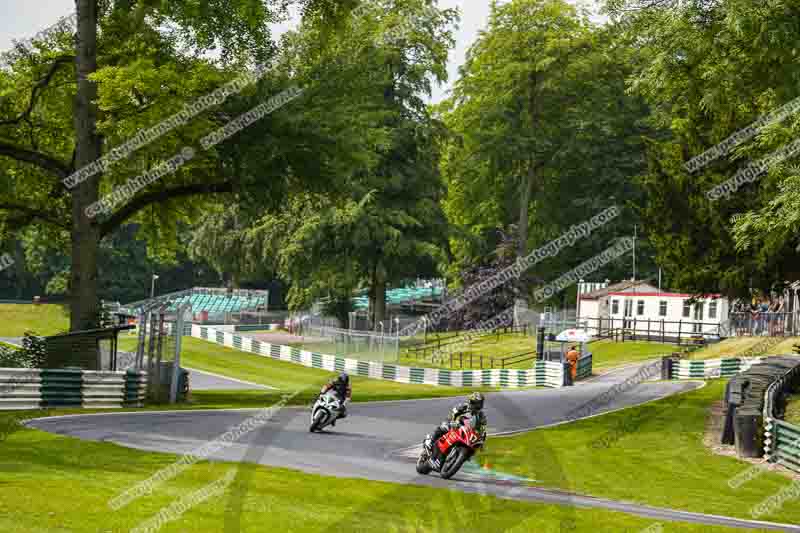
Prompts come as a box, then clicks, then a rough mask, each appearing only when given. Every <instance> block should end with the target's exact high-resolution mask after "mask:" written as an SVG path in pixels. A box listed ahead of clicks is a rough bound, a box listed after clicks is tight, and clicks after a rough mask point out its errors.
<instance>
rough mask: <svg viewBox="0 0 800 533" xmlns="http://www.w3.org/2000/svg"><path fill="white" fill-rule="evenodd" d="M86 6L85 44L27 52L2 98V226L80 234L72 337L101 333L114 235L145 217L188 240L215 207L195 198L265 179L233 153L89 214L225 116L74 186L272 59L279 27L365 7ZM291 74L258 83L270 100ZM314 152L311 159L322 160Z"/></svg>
mask: <svg viewBox="0 0 800 533" xmlns="http://www.w3.org/2000/svg"><path fill="white" fill-rule="evenodd" d="M75 4H76V14H77V30H76V32H75V34H74V35H71V34H70V32H61V33H59V32H55V33H54V34H52V35H50V36H48V37H47V38H46V39H45V40H44V41H43V42H35V43H34V44H35V49H34V50H33V51H31V50H27V49H25V48H23V47H20V48H19V49H18V50H17V51H16V52H15V53H14V54H13V57H12V62H11V67H10V69H7V70H4V71H0V94H2V96H3V97H4V98H3V99H0V170H2V172H0V180H2V186H0V223H1V224H2V228H3V231H4V232H6V233H8V232H12V231H18V230H19V229H20V228H22V227H26V226H31V225H35V226H37V227H38V228H40V231H38V232H37V233H38V234H39V235H41V236H42V238H47V235H48V233H50V234H53V233H60V234H66V235H67V239H65V240H66V241H67V242H68V243H69V244H68V246H69V247H70V262H71V264H70V280H69V292H70V298H71V302H70V307H71V323H70V327H71V329H72V330H77V329H84V328H88V327H91V326H92V325H94V324H95V323H96V317H97V301H98V299H97V289H98V278H97V276H98V271H97V263H98V254H99V246H100V242H101V240H102V239H104V238H106V237H107V236H109V235H110V234H111V233H112V232H113V231H115V230H116V229H118V228H119V227H120V226H122V225H123V224H125V223H126V222H130V221H142V222H146V223H147V230H148V231H149V232H150V233H151V235H150V236H151V237H152V238H151V242H153V243H159V245H161V246H169V245H171V244H175V243H176V242H177V237H176V233H175V228H176V227H177V226H176V224H175V222H176V221H177V220H180V219H184V220H192V219H193V218H194V217H196V216H197V215H198V213H199V212H200V211H201V208H202V203H198V202H187V201H186V200H187V199H192V198H195V197H197V196H198V195H209V194H220V193H223V194H224V193H231V192H233V191H236V190H241V189H246V188H247V186H248V185H249V186H257V185H258V184H257V183H255V180H253V179H252V173H248V172H243V173H242V174H241V175H240V174H236V173H235V170H234V168H233V166H232V165H231V164H229V163H226V159H227V160H228V161H229V160H230V158H231V150H230V149H229V150H228V154H225V155H223V154H221V152H222V151H224V150H225V145H223V146H222V147H220V150H213V151H209V152H204V153H202V155H201V156H200V157H198V158H195V159H193V160H192V161H191V162H190V163H189V164H187V165H184V166H183V167H182V168H181V169H179V170H178V171H177V172H175V173H173V174H172V175H169V176H167V177H164V178H162V179H160V180H159V181H158V182H156V183H154V184H152V185H150V186H148V187H146V188H145V189H144V190H143V191H140V192H139V193H138V194H136V196H135V197H134V198H133V199H131V200H130V201H129V202H128V203H127V204H125V205H123V206H122V207H121V208H120V209H118V210H117V211H115V212H114V213H113V214H111V215H110V216H108V217H105V218H89V217H88V216H87V214H86V208H87V207H88V206H89V205H91V204H92V203H94V202H95V201H97V199H98V197H99V196H100V194H101V193H104V192H108V191H109V190H110V189H111V188H112V187H114V186H115V185H119V184H121V183H123V182H124V181H125V180H127V179H128V178H129V177H131V176H136V175H138V174H140V173H142V172H143V171H145V170H147V169H151V168H153V167H155V166H157V165H159V164H160V163H161V162H162V161H163V160H165V159H168V158H170V157H173V156H174V155H175V154H176V153H178V152H179V150H180V148H181V147H183V146H185V145H191V144H192V143H193V141H195V140H197V139H198V138H199V137H200V136H201V135H202V134H204V133H207V132H208V131H209V130H210V129H211V128H214V127H217V126H219V125H220V124H221V123H224V122H225V121H226V120H228V119H229V118H231V116H232V115H226V114H224V113H219V112H218V108H212V109H211V110H209V111H208V112H206V113H203V114H202V115H201V116H200V117H197V119H195V121H193V122H192V123H191V125H189V126H186V127H183V128H179V129H176V130H174V131H172V132H171V133H169V134H167V135H164V136H162V137H161V138H160V139H159V142H156V143H152V144H151V145H149V146H147V147H144V148H141V149H140V150H138V151H137V152H136V153H135V154H133V155H132V156H130V157H128V158H126V159H124V160H122V161H120V162H118V163H117V164H114V165H112V166H110V167H108V168H106V169H105V171H104V172H102V173H97V174H95V175H93V176H90V177H89V178H88V179H85V180H84V181H82V182H81V183H80V184H78V185H77V186H74V187H73V188H71V189H70V188H68V187H66V186H65V184H64V179H65V178H67V177H68V176H69V175H70V174H72V173H73V172H74V171H76V170H78V169H81V168H83V167H85V166H87V165H89V164H91V163H92V162H94V161H96V160H97V159H98V158H99V157H101V155H103V154H106V153H108V152H109V151H110V150H112V149H113V148H114V147H116V146H118V145H120V144H122V143H123V142H124V141H126V140H127V139H129V138H130V137H132V136H133V135H135V134H136V133H137V132H139V131H141V130H142V129H143V128H146V127H152V126H154V125H155V124H157V123H158V122H160V120H162V119H163V118H164V117H167V116H170V115H172V114H173V113H175V112H176V111H178V110H180V109H181V108H182V106H183V105H184V104H185V103H187V102H188V101H191V100H192V99H194V98H197V97H199V96H201V95H204V94H207V93H208V92H210V91H211V90H212V89H214V88H216V87H217V86H219V85H220V84H221V83H222V82H223V81H226V80H229V79H231V77H232V76H233V75H234V73H238V72H242V71H243V70H244V69H247V68H248V66H249V65H252V64H253V63H254V62H258V63H262V64H265V63H267V62H268V61H269V60H270V59H271V58H272V57H273V56H274V54H275V51H276V47H277V45H276V43H275V42H274V41H273V39H271V36H270V30H269V27H270V24H272V23H274V22H278V21H280V20H282V19H284V18H286V16H287V14H288V9H289V8H290V7H291V6H300V7H301V8H302V9H303V11H304V14H305V16H306V17H307V18H308V19H309V21H313V23H314V24H316V25H317V26H318V27H319V28H321V29H320V30H319V31H320V32H321V33H324V31H325V30H326V29H328V28H330V27H331V24H330V22H331V21H335V20H339V19H341V18H342V16H343V14H346V12H347V10H348V9H349V8H351V7H352V6H353V4H354V2H351V1H339V0H337V1H333V0H296V1H274V2H272V1H266V2H265V1H262V0H206V1H203V2H193V1H185V0H175V1H168V2H167V1H158V0H76V2H75ZM214 49H216V50H219V51H220V52H221V53H220V59H219V60H218V61H214V62H212V61H210V60H206V59H203V55H204V54H205V53H206V52H209V51H212V50H214ZM287 75H288V73H286V72H285V71H284V72H282V73H276V75H275V76H270V77H268V78H267V80H266V81H265V83H263V84H260V85H259V93H260V94H259V96H262V97H263V95H264V94H265V93H270V94H274V93H273V92H272V91H274V90H275V89H276V88H277V87H280V86H281V85H282V84H283V85H285V84H286V77H287ZM233 108H234V109H237V107H236V106H235V105H234V106H233ZM245 148H246V147H245ZM245 148H242V149H245ZM304 148H305V150H304V152H305V153H304V156H303V159H308V157H307V156H308V153H309V152H310V153H312V154H313V153H316V152H315V151H314V150H310V149H308V147H304ZM295 153H297V152H295ZM226 155H227V158H226ZM289 159H290V158H288V157H287V158H286V161H288V160H289ZM286 161H285V163H286ZM285 166H286V164H284V166H283V168H284V169H285Z"/></svg>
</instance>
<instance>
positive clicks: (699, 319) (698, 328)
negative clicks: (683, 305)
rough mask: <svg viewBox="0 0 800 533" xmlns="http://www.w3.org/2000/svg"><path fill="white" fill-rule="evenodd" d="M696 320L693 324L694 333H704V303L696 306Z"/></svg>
mask: <svg viewBox="0 0 800 533" xmlns="http://www.w3.org/2000/svg"><path fill="white" fill-rule="evenodd" d="M694 320H695V323H694V324H692V333H702V332H703V302H697V303H696V304H694Z"/></svg>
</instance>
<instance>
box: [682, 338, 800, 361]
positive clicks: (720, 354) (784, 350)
mask: <svg viewBox="0 0 800 533" xmlns="http://www.w3.org/2000/svg"><path fill="white" fill-rule="evenodd" d="M798 343H800V337H786V338H779V337H735V338H730V339H725V340H722V341H720V342H718V343H715V344H711V345H709V346H706V347H704V348H701V349H699V350H697V351H695V352H692V353H691V354H690V355H689V358H690V359H721V358H726V357H741V356H748V357H756V356H760V355H786V354H792V353H793V352H792V348H793V346H794V345H795V344H798Z"/></svg>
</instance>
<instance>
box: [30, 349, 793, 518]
mask: <svg viewBox="0 0 800 533" xmlns="http://www.w3.org/2000/svg"><path fill="white" fill-rule="evenodd" d="M639 368H640V365H635V366H632V367H628V368H626V369H623V370H620V371H615V372H612V373H609V374H606V375H603V376H601V377H598V378H594V379H592V380H590V381H589V382H586V383H583V384H580V385H578V386H575V387H569V388H564V389H546V390H542V389H539V390H525V391H514V392H511V391H509V392H499V393H492V394H489V395H487V402H486V414H487V417H488V420H489V432H490V435H491V434H493V433H494V434H496V433H513V432H518V431H523V430H528V429H532V428H535V427H542V426H547V425H553V424H558V423H561V422H564V421H565V419H566V418H571V417H572V416H573V415H571V414H570V413H571V412H573V413H574V412H575V410H577V409H580V408H581V407H583V406H586V405H587V404H591V402H592V401H593V400H595V399H596V398H597V397H598V396H599V395H601V394H602V393H604V392H606V391H608V390H609V389H610V388H611V387H613V386H615V385H617V390H616V393H615V394H614V395H612V396H611V398H610V401H608V402H603V403H602V405H597V406H596V409H592V413H593V414H601V413H603V412H608V411H612V410H616V409H620V408H624V407H629V406H633V405H637V404H641V403H644V402H647V401H651V400H655V399H658V398H662V397H665V396H669V395H672V394H677V393H681V392H686V391H689V390H692V389H694V388H697V387H700V386H702V383H699V382H686V381H684V382H676V381H671V382H652V383H640V384H637V381H638V380H631V381H628V382H626V381H625V380H630V378H631V377H632V376H633V375H634V374H636V372H637V371H638V370H639ZM622 383H627V384H626V385H620V384H622ZM354 399H355V400H356V401H357V399H358V391H357V390H356V391H354ZM458 400H459V399H458V398H448V399H431V400H408V401H391V402H374V403H365V404H358V403H354V404H351V406H350V407H349V409H348V412H349V416H348V417H347V418H346V419H344V420H340V421H339V423H338V424H337V426H336V427H335V428H328V429H327V430H326V431H324V432H322V433H315V434H310V433H309V432H308V424H309V413H308V409H307V408H304V407H289V408H284V409H281V410H278V411H277V414H275V416H274V417H272V418H271V419H269V420H268V421H267V422H266V425H265V426H263V428H262V429H259V430H257V431H252V432H250V433H247V434H245V435H244V436H242V437H241V438H240V439H239V440H238V441H237V442H235V443H232V444H230V445H228V446H227V447H224V448H222V449H221V450H219V451H218V452H217V453H215V454H214V455H213V456H212V457H211V458H212V459H221V460H230V461H241V460H242V459H243V458H244V457H245V455H247V457H248V458H252V457H258V458H260V459H259V460H258V462H259V463H261V464H264V465H269V466H278V467H286V468H294V469H298V470H302V471H304V472H309V473H313V474H323V475H331V476H342V477H349V478H366V479H371V480H379V481H388V482H395V483H403V484H417V485H426V486H433V487H445V488H449V489H454V490H461V491H464V492H472V493H481V494H492V495H495V496H498V497H501V498H513V499H518V500H529V501H535V502H544V503H556V504H564V505H569V506H576V507H593V508H603V509H609V510H614V511H622V512H627V513H632V514H636V515H639V516H643V517H647V518H651V519H655V520H675V521H684V522H694V523H699V524H708V525H717V526H727V527H735V528H743V529H756V528H757V529H762V530H776V531H796V532H800V526H793V525H788V524H787V525H784V524H773V523H769V522H761V521H751V520H742V519H736V518H728V517H722V516H715V515H707V514H698V513H689V512H685V511H678V510H671V509H664V508H655V507H649V506H644V505H638V504H633V503H626V502H617V501H612V500H606V499H602V498H595V497H590V496H582V495H577V494H571V493H566V492H563V491H557V490H548V489H540V488H535V487H530V486H528V484H526V483H520V482H514V481H508V480H502V479H493V478H492V477H491V476H489V477H487V476H486V475H484V474H482V473H481V471H480V469H477V468H472V469H465V470H463V471H462V472H459V474H457V475H456V476H455V477H454V478H453V479H451V480H449V481H444V480H442V479H440V478H439V477H438V476H437V475H436V474H432V475H429V476H421V475H418V474H417V473H416V471H415V469H414V457H415V454H416V449H417V448H418V446H419V443H420V442H421V440H422V438H423V437H424V436H425V434H426V433H430V432H431V431H432V430H433V429H434V427H435V426H436V425H437V424H438V423H439V422H441V419H442V418H444V417H446V415H447V413H448V410H449V409H450V408H451V407H452V406H453V405H454V404H455V403H456V402H457V401H458ZM258 412H259V411H258V410H254V409H246V410H213V411H183V412H141V413H119V414H110V413H109V414H100V415H73V416H65V417H54V418H43V419H37V420H33V421H31V422H29V424H28V425H29V426H31V427H35V428H38V429H42V430H45V431H49V432H53V433H57V434H61V435H69V436H73V437H78V438H82V439H88V440H93V441H105V442H113V443H117V444H120V445H123V446H127V447H131V448H137V449H142V450H150V451H162V452H171V453H177V454H181V453H187V452H192V451H195V450H197V449H198V448H199V447H201V446H203V445H205V444H206V443H208V442H209V441H211V440H213V439H215V438H216V437H218V436H219V435H221V434H223V433H225V432H226V431H227V430H229V429H230V428H231V427H233V426H235V425H237V424H239V423H241V422H243V421H245V420H246V419H248V418H250V417H251V416H253V415H254V414H256V413H258ZM270 428H272V431H270ZM490 440H491V437H490ZM544 445H545V446H549V447H550V448H554V447H555V446H557V443H556V442H550V443H544ZM248 451H249V453H248ZM254 451H256V452H257V453H253V452H254ZM534 484H535V480H534Z"/></svg>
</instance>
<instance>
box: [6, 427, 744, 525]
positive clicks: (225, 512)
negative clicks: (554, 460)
mask: <svg viewBox="0 0 800 533" xmlns="http://www.w3.org/2000/svg"><path fill="white" fill-rule="evenodd" d="M21 415H22V416H24V415H26V413H22V414H21ZM3 416H7V415H3ZM176 459H177V456H174V455H168V454H159V453H148V452H141V451H137V450H132V449H127V448H123V447H120V446H117V445H114V444H110V443H96V442H88V441H80V440H78V439H74V438H69V437H61V436H56V435H50V434H48V433H44V432H40V431H36V430H31V429H20V430H17V431H15V432H13V433H12V434H10V435H9V436H8V437H7V438H6V439H5V440H4V441H0V469H1V470H2V472H3V476H2V477H3V479H2V482H0V483H1V485H2V488H1V489H0V530H2V531H4V532H8V533H45V532H48V533H53V532H64V533H67V532H74V533H82V532H86V533H89V532H91V533H96V532H116V531H129V530H131V529H133V528H136V527H139V526H142V525H143V524H144V523H145V522H146V521H148V520H150V519H152V518H153V517H155V516H156V515H158V513H159V512H160V511H161V510H162V509H165V508H168V507H169V506H170V505H175V504H177V502H178V501H180V500H181V498H184V499H189V498H191V497H192V496H193V494H194V493H196V492H197V491H201V490H203V489H206V488H207V487H209V485H210V484H211V483H214V482H217V483H218V485H217V486H219V487H220V488H221V489H223V490H224V492H222V493H220V494H218V495H214V496H213V497H211V498H209V499H207V500H205V501H203V502H201V503H199V504H197V505H196V506H189V509H188V510H187V511H186V512H185V513H183V514H178V516H176V518H175V520H173V521H170V522H167V523H166V524H164V526H163V527H162V528H161V529H160V530H159V531H161V532H164V533H178V532H180V533H185V532H205V531H228V530H235V531H241V532H256V531H291V532H298V533H303V532H322V531H330V530H332V529H333V530H339V531H348V532H350V531H355V532H367V531H370V532H371V531H385V532H397V533H399V532H409V533H411V532H419V531H425V532H432V533H434V532H436V533H438V532H442V533H444V532H453V531H470V532H473V531H474V532H487V533H489V532H492V533H493V532H499V531H506V532H520V533H521V532H524V531H542V532H550V533H556V532H562V531H567V530H568V531H571V532H586V533H597V532H608V533H612V532H613V533H620V532H630V533H636V532H640V531H642V530H643V529H645V528H646V527H649V526H651V525H653V524H654V523H655V521H654V520H648V519H644V518H639V517H635V516H632V515H627V514H623V513H616V512H610V511H602V510H589V509H574V510H573V509H568V508H565V507H558V506H555V505H544V504H534V503H527V502H516V501H508V500H500V499H497V498H493V497H488V496H479V495H468V494H463V493H459V492H454V491H449V490H442V489H431V488H424V487H413V486H402V485H395V484H390V483H380V482H372V481H365V480H360V479H341V478H331V477H323V476H314V475H310V474H304V473H300V472H297V471H293V470H287V469H278V468H266V467H261V466H255V465H237V464H232V463H223V462H215V463H207V462H200V463H197V464H194V465H192V466H190V467H188V468H187V469H186V470H185V471H183V472H181V473H179V474H178V475H177V476H176V477H174V478H172V479H169V480H167V481H165V482H163V483H161V484H159V485H157V486H156V487H155V489H154V490H153V492H152V493H150V494H148V495H146V496H142V497H141V498H139V499H136V500H134V501H133V502H131V503H130V504H128V505H127V506H125V507H123V508H122V509H120V510H119V511H117V512H113V511H112V510H111V509H110V507H109V500H111V499H112V498H114V497H115V496H117V495H118V494H119V493H120V492H122V491H125V490H127V489H129V488H131V487H133V486H134V485H135V484H137V483H139V482H141V481H143V480H144V479H146V478H148V477H149V476H151V475H152V474H154V473H155V472H157V471H159V470H161V469H163V468H166V467H168V466H170V465H171V464H173V463H174V462H175V461H176ZM410 468H411V469H412V470H413V466H410ZM226 475H230V478H229V479H230V480H231V483H230V484H226V483H225V482H224V479H225V476H226ZM234 476H235V477H234ZM221 480H223V481H221ZM663 526H664V529H663V531H669V532H686V533H700V532H720V533H721V532H727V531H733V530H730V529H726V528H714V527H708V526H693V525H687V524H679V523H675V524H673V523H668V522H664V523H663ZM231 528H233V529H231ZM564 528H566V529H564Z"/></svg>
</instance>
